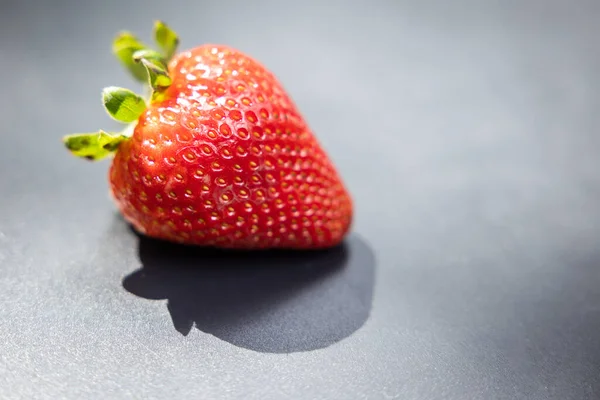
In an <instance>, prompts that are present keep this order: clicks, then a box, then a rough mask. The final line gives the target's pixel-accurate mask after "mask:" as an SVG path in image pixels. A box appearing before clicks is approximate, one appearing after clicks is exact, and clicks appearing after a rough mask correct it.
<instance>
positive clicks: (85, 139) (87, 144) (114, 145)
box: [63, 131, 129, 161]
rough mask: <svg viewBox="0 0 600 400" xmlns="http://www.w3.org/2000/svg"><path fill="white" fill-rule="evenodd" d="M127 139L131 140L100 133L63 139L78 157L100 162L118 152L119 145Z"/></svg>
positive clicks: (79, 134) (123, 136)
mask: <svg viewBox="0 0 600 400" xmlns="http://www.w3.org/2000/svg"><path fill="white" fill-rule="evenodd" d="M127 139H129V138H128V137H127V136H125V135H111V134H108V133H106V132H104V131H99V132H96V133H77V134H74V135H68V136H65V137H64V138H63V143H64V144H65V147H66V148H67V149H68V150H69V151H70V152H71V153H73V154H74V155H76V156H77V157H82V158H85V159H88V160H90V161H98V160H101V159H103V158H105V157H108V156H109V155H111V154H112V153H114V152H115V151H117V149H118V148H119V145H120V144H121V143H122V142H123V141H124V140H127Z"/></svg>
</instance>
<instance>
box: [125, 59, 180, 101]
mask: <svg viewBox="0 0 600 400" xmlns="http://www.w3.org/2000/svg"><path fill="white" fill-rule="evenodd" d="M133 59H134V60H135V61H136V62H139V63H141V64H142V65H143V66H144V67H146V70H147V71H148V77H149V81H150V86H151V87H152V89H153V90H154V92H153V94H152V96H153V99H154V100H155V99H156V98H157V96H160V92H163V91H164V90H165V89H167V88H168V87H169V86H171V83H172V81H171V77H169V72H168V71H167V65H166V62H165V59H164V57H163V56H162V55H160V54H159V53H157V52H156V51H153V50H140V51H137V52H135V53H134V55H133Z"/></svg>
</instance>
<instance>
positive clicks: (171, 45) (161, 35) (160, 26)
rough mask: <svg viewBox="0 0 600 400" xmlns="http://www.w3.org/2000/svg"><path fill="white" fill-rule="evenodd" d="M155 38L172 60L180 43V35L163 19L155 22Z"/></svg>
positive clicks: (167, 56)
mask: <svg viewBox="0 0 600 400" xmlns="http://www.w3.org/2000/svg"><path fill="white" fill-rule="evenodd" d="M154 40H155V41H156V43H157V44H158V46H159V47H160V48H161V50H162V51H163V54H164V56H165V58H166V59H167V60H170V59H171V57H173V54H175V51H176V50H177V46H178V45H179V36H177V34H176V33H175V32H174V31H173V30H171V28H169V26H167V24H165V23H164V22H162V21H156V22H155V23H154Z"/></svg>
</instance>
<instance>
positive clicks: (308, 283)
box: [123, 235, 375, 353]
mask: <svg viewBox="0 0 600 400" xmlns="http://www.w3.org/2000/svg"><path fill="white" fill-rule="evenodd" d="M139 255H140V259H141V261H142V264H143V267H142V268H141V269H139V270H137V271H135V272H133V273H132V274H130V275H128V276H127V277H126V278H125V279H124V280H123V286H124V287H125V289H127V290H128V291H129V292H131V293H133V294H135V295H137V296H139V297H143V298H146V299H154V300H158V299H166V300H167V307H168V310H169V313H170V315H171V318H172V321H173V325H174V328H175V329H176V330H177V331H179V332H180V333H181V334H183V335H187V334H188V333H189V332H190V330H191V329H192V327H193V326H196V327H197V328H198V329H200V330H201V331H203V332H206V333H210V334H212V335H214V336H216V337H218V338H220V339H222V340H225V341H227V342H229V343H232V344H234V345H236V346H240V347H244V348H248V349H251V350H256V351H261V352H269V353H289V352H295V351H307V350H314V349H317V348H322V347H326V346H328V345H331V344H333V343H336V342H338V341H340V340H342V339H344V338H345V337H347V336H349V335H351V334H352V333H353V332H354V331H356V330H357V329H358V328H360V327H361V326H362V325H363V323H364V322H365V321H366V319H367V318H368V316H369V312H370V309H371V297H372V292H373V279H374V263H375V259H374V256H373V253H372V252H371V250H370V249H369V247H368V246H367V244H366V243H365V242H364V241H363V240H362V239H360V238H359V237H358V236H356V235H353V236H351V237H349V238H348V239H347V240H346V241H345V242H344V243H343V244H342V245H341V246H338V247H336V248H333V249H329V250H322V251H315V252H294V251H260V252H235V251H234V252H232V251H221V250H216V249H204V248H193V247H186V246H181V245H176V244H171V243H165V242H161V241H157V240H153V239H149V238H147V237H141V238H140V247H139Z"/></svg>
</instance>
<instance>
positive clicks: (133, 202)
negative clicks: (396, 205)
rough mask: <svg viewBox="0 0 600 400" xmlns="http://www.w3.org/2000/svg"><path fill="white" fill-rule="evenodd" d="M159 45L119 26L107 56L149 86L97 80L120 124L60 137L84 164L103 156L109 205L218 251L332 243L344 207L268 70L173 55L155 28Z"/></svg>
mask: <svg viewBox="0 0 600 400" xmlns="http://www.w3.org/2000/svg"><path fill="white" fill-rule="evenodd" d="M154 39H155V42H156V44H157V48H158V50H153V49H151V48H149V47H148V46H146V45H145V44H143V43H142V42H140V41H139V40H138V39H137V38H136V37H135V36H134V35H133V34H131V33H129V32H122V33H120V34H119V35H118V36H117V37H116V39H115V41H114V43H113V52H114V54H115V55H116V56H117V58H118V59H119V60H120V62H121V63H122V64H123V65H124V66H125V67H126V68H127V69H128V70H129V71H130V72H131V74H132V75H133V77H134V78H136V79H138V80H140V81H142V82H147V83H148V85H149V91H148V92H149V94H148V95H146V96H142V95H140V94H136V93H134V92H132V91H131V90H128V89H123V88H118V87H107V88H105V89H104V90H103V92H102V101H103V103H104V108H105V109H106V111H107V113H108V114H109V115H110V116H111V117H112V118H114V119H115V120H117V121H120V122H122V123H124V124H125V125H124V129H123V130H122V131H121V132H104V131H98V132H94V133H84V134H74V135H68V136H65V137H64V139H63V142H64V144H65V146H66V148H67V149H68V150H69V151H70V152H71V153H72V154H74V155H75V156H78V157H82V158H84V159H88V160H94V161H96V160H101V159H104V158H106V157H111V158H112V163H111V166H110V172H109V181H110V189H111V194H112V196H113V198H114V200H115V203H116V206H117V207H118V209H119V210H120V212H121V213H122V215H123V216H124V217H125V219H126V220H127V221H128V222H129V223H131V224H132V226H133V227H134V228H135V229H136V230H137V231H139V232H140V233H142V234H145V235H147V236H150V237H154V238H157V239H163V240H167V241H174V242H180V243H184V244H190V245H201V246H215V247H221V248H240V249H256V248H290V249H316V248H326V247H332V246H335V245H337V244H339V243H340V242H342V241H343V239H344V237H345V236H346V234H347V233H348V231H349V229H350V227H351V223H352V214H353V204H352V199H351V197H350V194H349V193H348V191H347V189H346V187H345V185H344V183H343V182H342V179H341V177H340V175H339V173H338V171H337V170H336V168H335V166H334V165H333V163H332V161H331V160H330V158H329V157H328V155H327V154H326V152H325V151H324V149H323V148H322V146H321V145H320V143H319V142H318V140H317V138H316V137H315V135H314V134H313V132H312V131H311V129H310V128H309V126H308V125H307V123H306V121H305V120H304V118H303V117H302V115H301V114H300V112H299V110H298V109H297V107H296V105H295V104H294V103H293V101H292V99H291V97H290V96H289V95H288V94H287V93H286V91H285V90H284V88H283V86H282V85H281V84H280V82H279V81H278V80H277V78H276V77H275V76H274V75H273V73H271V72H270V71H269V70H268V69H267V68H265V67H264V66H263V65H261V64H260V63H259V62H258V61H256V60H254V59H253V58H251V57H250V56H248V55H246V54H243V53H242V52H240V51H238V50H236V49H233V48H231V47H228V46H222V45H210V44H206V45H201V46H198V47H195V48H192V49H190V50H187V51H182V52H177V48H178V44H179V38H178V36H177V34H176V33H175V32H173V31H172V30H171V29H170V28H169V27H168V26H167V25H166V24H165V23H163V22H160V21H157V22H156V23H155V25H154Z"/></svg>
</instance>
